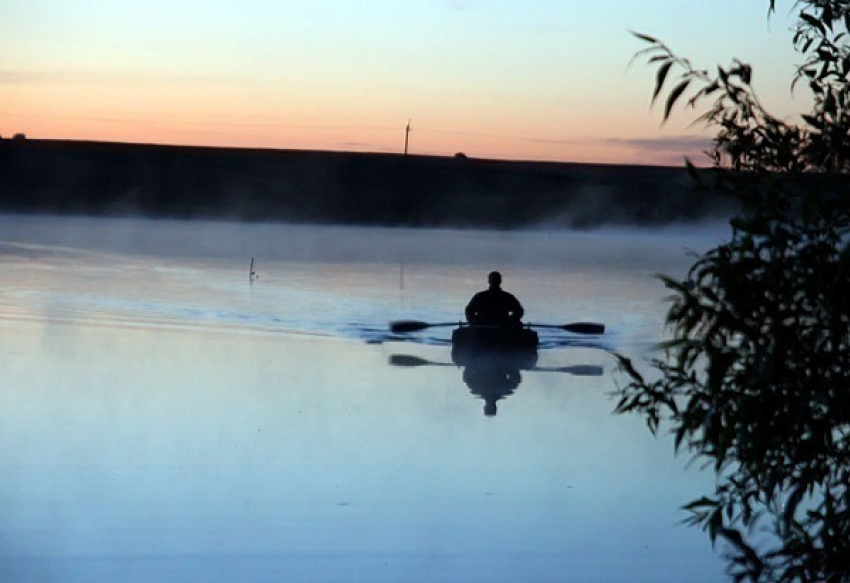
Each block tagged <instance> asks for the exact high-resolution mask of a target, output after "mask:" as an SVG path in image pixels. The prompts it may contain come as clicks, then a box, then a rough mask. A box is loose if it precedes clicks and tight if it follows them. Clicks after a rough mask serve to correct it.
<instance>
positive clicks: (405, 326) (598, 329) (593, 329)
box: [390, 320, 605, 334]
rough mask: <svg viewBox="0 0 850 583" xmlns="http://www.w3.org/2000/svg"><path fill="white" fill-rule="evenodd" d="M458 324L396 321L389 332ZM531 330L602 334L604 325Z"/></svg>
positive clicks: (552, 326)
mask: <svg viewBox="0 0 850 583" xmlns="http://www.w3.org/2000/svg"><path fill="white" fill-rule="evenodd" d="M458 324H459V323H458V322H440V323H437V324H430V323H428V322H420V321H419V320H397V321H395V322H390V331H391V332H416V331H417V330H424V329H425V328H435V327H437V326H457V325H458ZM529 326H531V327H532V328H558V329H560V330H566V331H567V332H573V333H575V334H604V333H605V325H604V324H596V323H594V322H574V323H572V324H561V325H556V324H529Z"/></svg>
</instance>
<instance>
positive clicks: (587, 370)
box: [558, 364, 603, 377]
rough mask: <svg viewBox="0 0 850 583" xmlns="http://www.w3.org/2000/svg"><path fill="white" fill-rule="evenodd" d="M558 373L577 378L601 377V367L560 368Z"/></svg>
mask: <svg viewBox="0 0 850 583" xmlns="http://www.w3.org/2000/svg"><path fill="white" fill-rule="evenodd" d="M558 372H566V373H569V374H572V375H576V376H578V377H601V376H602V373H603V370H602V367H601V366H593V365H590V364H578V365H575V366H562V367H561V368H559V369H558Z"/></svg>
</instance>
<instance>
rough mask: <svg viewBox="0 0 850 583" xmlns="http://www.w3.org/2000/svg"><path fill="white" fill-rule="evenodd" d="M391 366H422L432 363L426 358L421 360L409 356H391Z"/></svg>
mask: <svg viewBox="0 0 850 583" xmlns="http://www.w3.org/2000/svg"><path fill="white" fill-rule="evenodd" d="M390 364H391V365H393V366H422V365H426V364H431V363H430V362H429V361H427V360H425V359H424V358H419V357H418V356H411V355H409V354H391V355H390Z"/></svg>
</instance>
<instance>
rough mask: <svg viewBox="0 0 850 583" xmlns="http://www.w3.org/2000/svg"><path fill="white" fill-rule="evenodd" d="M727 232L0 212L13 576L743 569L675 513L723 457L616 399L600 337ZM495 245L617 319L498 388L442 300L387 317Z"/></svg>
mask: <svg viewBox="0 0 850 583" xmlns="http://www.w3.org/2000/svg"><path fill="white" fill-rule="evenodd" d="M720 234H721V233H720V231H719V230H717V229H713V228H705V229H699V230H694V231H679V232H677V231H668V232H663V233H660V232H638V231H631V232H630V231H610V232H593V233H568V232H558V231H537V232H522V233H496V232H486V231H478V232H475V231H469V232H464V231H451V230H442V231H436V230H402V229H398V230H397V229H372V228H340V227H307V226H282V225H239V224H229V223H203V222H168V221H163V222H154V221H142V220H138V221H134V220H107V219H57V218H22V217H0V259H2V265H3V272H2V286H0V326H2V329H3V334H2V335H0V358H2V363H3V365H2V378H3V384H2V389H0V467H2V474H0V475H2V478H0V580H2V581H28V582H29V581H118V580H120V581H163V580H168V581H435V580H439V581H488V582H492V581H659V580H690V581H720V580H723V577H722V570H723V565H722V562H721V560H720V558H719V557H718V556H717V555H716V554H715V553H714V552H713V551H712V549H711V547H710V545H709V543H708V542H707V540H706V538H705V536H704V535H703V534H702V533H700V532H699V531H695V530H692V529H688V528H686V527H684V526H680V525H677V523H678V522H679V521H680V520H681V519H682V518H683V517H684V515H683V514H682V513H681V512H680V511H679V510H678V507H679V506H681V505H682V504H684V503H686V502H688V501H690V500H691V499H693V498H695V497H698V496H699V495H701V494H702V493H704V492H707V491H708V490H709V489H710V487H711V483H712V482H711V476H710V475H708V474H702V473H700V472H699V471H698V470H697V469H696V468H686V464H687V461H688V460H687V459H684V458H676V457H674V455H673V453H672V446H671V443H670V441H669V440H665V439H658V440H656V439H654V438H653V437H652V436H651V435H650V434H649V432H648V431H647V430H646V428H645V426H644V425H643V424H642V422H641V420H640V419H638V418H633V417H616V416H613V415H612V414H611V411H612V409H613V406H614V401H613V399H612V397H611V395H610V393H611V391H613V389H614V387H615V385H614V383H615V378H616V373H615V371H614V368H613V362H612V358H611V357H610V355H609V354H608V352H607V350H608V349H613V350H619V351H623V352H627V353H630V354H634V355H640V354H644V353H645V351H646V350H647V348H648V347H649V346H650V345H651V344H652V343H653V342H654V341H656V340H658V339H659V338H660V337H661V334H662V333H663V331H662V328H661V326H660V323H661V322H662V317H663V313H664V304H663V302H662V298H663V296H664V290H663V288H662V287H661V285H660V284H659V283H658V282H657V281H656V280H654V279H653V278H652V274H653V273H655V272H659V271H663V272H666V273H671V274H676V273H682V272H683V270H684V269H686V268H687V266H688V264H689V261H690V259H689V258H688V257H687V256H686V253H685V251H686V249H695V250H699V249H704V248H706V247H707V246H708V245H710V244H713V243H714V242H716V241H717V238H718V237H719V236H720ZM251 258H253V259H254V267H255V270H256V273H257V275H258V278H256V279H254V280H253V282H250V281H249V277H248V269H249V264H250V260H251ZM491 269H499V270H501V271H502V273H503V275H504V277H505V287H506V289H509V290H510V291H512V292H513V293H515V294H516V295H517V296H518V297H519V298H520V299H521V300H522V302H523V304H524V305H525V308H526V316H527V319H528V320H529V321H532V322H536V323H549V324H563V323H568V322H575V321H593V322H602V323H605V324H606V326H607V333H606V334H605V335H604V336H603V337H591V338H588V337H582V336H580V335H574V334H569V333H566V332H563V331H559V330H552V329H541V338H542V341H543V348H542V349H541V350H540V351H539V354H538V361H537V366H536V367H535V368H534V369H532V370H513V371H510V374H509V375H508V376H509V382H508V383H507V385H508V386H507V387H503V388H502V389H498V390H494V392H491V393H490V394H489V395H488V394H486V390H482V389H481V387H480V386H478V385H476V383H475V381H476V379H479V380H480V379H481V378H482V374H478V373H480V372H481V371H475V370H470V367H459V366H456V365H455V364H453V363H452V360H451V350H450V346H449V343H448V338H449V336H450V330H451V328H450V327H434V328H429V329H427V330H424V331H422V332H418V333H415V334H410V335H393V334H391V333H389V331H388V327H387V324H388V322H390V321H393V320H398V319H417V320H423V321H426V322H453V321H456V320H457V319H459V318H460V314H461V313H462V308H463V305H464V304H465V302H466V301H467V300H468V298H469V296H471V294H472V293H473V292H474V291H477V290H479V289H481V288H482V287H484V286H485V283H486V274H487V272H488V271H490V270H491ZM496 372H497V373H499V371H496ZM486 375H487V371H486V370H485V371H484V374H483V377H484V378H486ZM500 375H501V378H502V379H504V378H505V375H504V374H502V373H499V374H497V375H496V376H497V377H498V376H500ZM485 384H486V383H485ZM488 400H489V401H490V404H491V405H495V409H496V411H497V412H496V414H495V415H493V414H492V412H493V411H492V410H490V411H488V412H489V413H490V414H488V415H485V414H484V412H485V406H486V404H487V401H488Z"/></svg>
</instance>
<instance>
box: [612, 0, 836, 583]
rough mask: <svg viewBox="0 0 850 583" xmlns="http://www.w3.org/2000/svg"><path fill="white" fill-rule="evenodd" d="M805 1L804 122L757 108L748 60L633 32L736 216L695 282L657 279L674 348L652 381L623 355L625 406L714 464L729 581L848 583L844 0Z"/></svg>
mask: <svg viewBox="0 0 850 583" xmlns="http://www.w3.org/2000/svg"><path fill="white" fill-rule="evenodd" d="M774 4H775V2H774V1H773V0H771V1H770V3H769V10H770V12H773V11H774V10H775V5H774ZM795 7H796V8H797V9H798V10H799V12H798V21H797V25H796V26H797V28H796V32H795V36H794V43H795V46H796V48H797V50H798V51H799V52H800V53H801V54H802V56H803V60H804V62H803V64H802V65H801V66H800V67H799V69H798V71H797V74H796V76H795V80H794V83H801V82H802V83H806V84H807V85H808V87H809V88H810V89H811V91H812V94H813V95H814V100H813V107H812V111H811V112H809V113H808V114H807V115H803V116H802V120H803V122H804V123H803V124H802V125H792V124H790V123H788V122H785V121H782V120H780V119H778V118H777V117H775V116H772V115H771V114H770V113H768V112H767V111H766V110H765V109H764V107H763V106H762V105H761V103H760V102H759V100H758V98H757V96H756V94H755V92H754V91H753V88H752V86H751V84H750V80H751V70H750V67H749V66H748V65H747V64H745V63H743V62H741V61H737V60H736V61H734V62H733V63H732V65H731V66H729V67H719V68H718V69H717V72H716V73H709V72H708V71H704V70H699V69H695V68H694V67H693V66H692V64H691V63H690V62H689V61H687V60H685V59H682V58H679V57H678V56H676V55H675V54H674V53H673V52H672V51H670V49H668V48H667V47H666V46H665V45H664V44H663V43H661V42H660V41H658V40H656V39H654V38H652V37H649V36H646V35H637V36H638V37H640V38H641V39H642V40H643V41H645V42H647V43H648V44H649V47H648V48H647V49H645V50H643V51H641V52H640V53H638V55H641V56H646V57H647V58H648V60H649V62H650V63H652V64H654V65H655V66H656V67H657V77H656V85H655V90H654V93H653V100H655V99H656V98H658V97H659V95H661V94H662V93H664V92H665V87H666V84H665V82H666V81H667V79H668V78H669V77H670V76H671V73H672V72H673V71H678V72H679V78H678V80H677V82H676V84H675V85H674V86H673V87H672V89H670V90H669V91H666V100H665V104H664V114H663V115H664V119H666V118H667V117H668V116H669V115H670V112H671V110H672V109H673V108H674V107H675V106H676V104H677V103H679V101H680V100H682V99H685V98H686V96H688V95H690V97H688V103H689V104H691V105H700V104H702V103H705V102H706V101H708V103H709V105H708V108H707V111H706V112H705V114H704V115H703V116H702V117H701V119H702V120H703V121H705V122H707V123H708V124H710V125H711V126H713V127H716V128H717V129H718V133H717V137H716V140H715V146H714V149H713V152H712V157H713V163H714V168H713V173H712V176H711V177H710V178H709V179H706V177H705V176H697V178H698V179H699V183H700V184H701V186H702V187H703V188H705V189H707V190H711V191H712V192H715V193H717V194H719V195H724V196H729V197H732V198H734V199H735V200H737V201H740V203H741V212H740V213H738V215H737V216H736V217H735V218H734V219H733V220H732V227H733V234H732V236H731V240H730V241H728V242H726V243H724V244H722V245H719V246H717V247H715V248H714V249H711V250H710V251H708V252H707V253H705V254H704V255H702V256H701V257H699V258H698V260H697V261H696V263H695V264H694V265H693V267H692V268H691V269H690V271H689V272H688V273H687V276H686V277H685V278H684V280H677V279H675V278H673V277H669V276H662V279H663V281H664V283H665V284H666V286H667V287H668V288H669V289H670V290H672V292H673V297H672V305H671V307H670V309H669V312H668V314H667V323H668V325H669V326H670V328H671V332H672V334H671V338H670V339H669V340H667V341H665V342H664V343H663V345H662V346H661V347H660V348H662V349H663V356H661V357H658V358H655V359H654V360H653V361H652V367H651V369H650V371H641V370H639V369H640V368H642V367H639V366H636V365H635V364H634V363H633V362H632V361H631V360H630V359H629V358H627V357H626V356H623V355H620V356H619V360H620V365H621V369H622V370H623V371H625V373H626V378H627V381H626V384H625V385H624V386H622V387H621V388H620V400H619V403H618V405H617V411H618V412H620V413H626V412H638V413H640V414H642V415H643V416H645V418H646V421H647V424H648V426H649V428H650V430H651V431H653V433H655V432H657V431H658V430H659V428H660V427H661V426H665V427H668V426H669V429H670V431H671V433H672V435H673V438H674V442H675V445H676V448H677V450H678V449H685V450H687V451H688V452H690V453H692V454H693V455H694V456H695V457H697V458H703V459H705V460H707V461H708V462H710V464H711V466H712V467H713V468H714V470H715V472H716V474H717V480H716V486H715V490H714V492H713V493H711V494H708V495H706V496H704V497H702V498H700V499H698V500H695V501H693V502H691V503H690V504H688V505H687V506H685V508H686V510H687V511H688V512H689V513H690V514H689V519H688V522H690V523H691V524H694V525H699V526H701V527H702V528H704V529H705V530H707V532H708V534H709V536H710V538H711V540H712V542H714V541H715V540H716V539H717V538H718V537H719V538H720V539H721V540H723V541H725V543H726V550H727V553H726V557H727V560H728V570H729V573H730V575H732V577H733V579H734V580H736V581H742V580H749V581H771V582H772V581H829V582H839V581H850V294H848V290H850V245H849V244H850V44H848V36H847V35H848V29H850V2H847V1H846V0H840V1H835V0H833V1H824V0H809V1H801V2H798V3H796V4H795ZM689 91H690V93H689Z"/></svg>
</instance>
